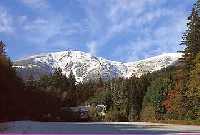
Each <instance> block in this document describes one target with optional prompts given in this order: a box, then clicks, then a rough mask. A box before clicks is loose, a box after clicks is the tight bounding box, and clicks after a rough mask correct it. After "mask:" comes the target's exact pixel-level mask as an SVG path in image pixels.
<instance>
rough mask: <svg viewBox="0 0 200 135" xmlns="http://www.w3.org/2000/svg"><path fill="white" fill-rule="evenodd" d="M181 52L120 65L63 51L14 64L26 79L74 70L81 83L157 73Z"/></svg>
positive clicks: (170, 63)
mask: <svg viewBox="0 0 200 135" xmlns="http://www.w3.org/2000/svg"><path fill="white" fill-rule="evenodd" d="M180 57H181V54H180V53H166V54H162V55H159V56H155V57H151V58H148V59H145V60H140V61H136V62H128V63H122V62H116V61H110V60H107V59H104V58H97V57H95V56H92V55H91V54H89V53H84V52H81V51H63V52H55V53H46V54H40V55H34V56H31V57H28V58H25V59H22V60H18V61H16V62H15V63H14V67H16V68H17V71H18V74H19V75H20V76H21V77H23V78H24V79H28V77H30V75H33V76H34V77H35V78H39V77H40V76H42V75H45V74H47V75H48V74H51V73H53V72H54V70H55V69H56V68H61V69H62V73H63V74H65V75H66V76H68V75H69V73H70V71H72V72H73V74H74V75H75V77H76V80H77V82H84V81H88V80H95V79H98V78H100V77H101V78H102V79H111V78H117V77H131V75H133V74H134V75H136V76H141V75H142V74H145V73H147V72H153V71H157V70H160V69H162V68H165V67H167V66H170V65H172V64H174V63H175V62H176V61H177V60H178V58H180Z"/></svg>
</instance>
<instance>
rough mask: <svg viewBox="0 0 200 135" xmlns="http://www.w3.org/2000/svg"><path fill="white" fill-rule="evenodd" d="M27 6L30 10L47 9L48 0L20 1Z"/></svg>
mask: <svg viewBox="0 0 200 135" xmlns="http://www.w3.org/2000/svg"><path fill="white" fill-rule="evenodd" d="M20 1H21V2H22V3H24V4H25V5H27V6H30V7H32V8H48V7H49V5H48V0H20Z"/></svg>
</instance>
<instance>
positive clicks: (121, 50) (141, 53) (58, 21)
mask: <svg viewBox="0 0 200 135" xmlns="http://www.w3.org/2000/svg"><path fill="white" fill-rule="evenodd" d="M194 2H195V0H0V40H3V41H4V42H5V43H6V44H7V53H8V55H9V56H10V57H11V59H13V60H16V59H20V58H23V57H26V56H30V55H32V54H38V53H44V52H55V51H62V50H67V49H71V50H80V51H84V52H90V53H92V54H93V55H95V56H100V57H104V58H108V59H111V60H118V61H135V60H138V59H144V58H147V57H150V56H155V55H158V54H162V53H168V52H176V51H177V50H180V49H181V48H180V46H179V45H178V44H179V43H180V41H181V35H182V33H183V32H184V31H185V29H186V22H187V21H186V19H187V16H188V15H189V14H190V11H191V8H192V5H193V4H194Z"/></svg>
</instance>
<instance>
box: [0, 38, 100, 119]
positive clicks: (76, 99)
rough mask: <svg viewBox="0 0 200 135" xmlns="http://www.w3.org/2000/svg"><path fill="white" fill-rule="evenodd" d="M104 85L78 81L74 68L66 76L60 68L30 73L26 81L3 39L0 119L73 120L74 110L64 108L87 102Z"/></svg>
mask: <svg viewBox="0 0 200 135" xmlns="http://www.w3.org/2000/svg"><path fill="white" fill-rule="evenodd" d="M101 87H103V85H102V84H101V82H97V81H96V82H87V83H85V84H81V83H80V84H76V80H75V77H74V76H73V74H72V72H71V73H70V75H69V77H66V76H65V75H63V74H62V72H61V70H60V69H57V70H56V71H55V72H54V73H53V74H52V75H50V76H43V77H41V78H40V79H39V80H33V77H32V76H30V77H29V79H28V80H27V81H25V82H23V81H22V79H20V78H19V77H18V76H17V75H16V71H15V68H13V66H12V62H11V61H10V60H9V58H8V57H7V56H6V52H5V44H4V43H3V42H2V41H1V42H0V121H10V120H38V121H72V120H73V118H72V116H71V114H66V113H65V112H63V111H62V108H63V107H71V106H77V105H80V104H82V103H84V101H86V100H88V98H89V97H91V96H93V95H94V94H95V93H97V92H98V91H101ZM67 115H68V116H67Z"/></svg>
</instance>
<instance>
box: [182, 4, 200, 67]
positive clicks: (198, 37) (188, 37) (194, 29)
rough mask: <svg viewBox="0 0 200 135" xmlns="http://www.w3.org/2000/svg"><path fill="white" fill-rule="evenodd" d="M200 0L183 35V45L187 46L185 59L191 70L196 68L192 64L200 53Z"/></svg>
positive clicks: (189, 18)
mask: <svg viewBox="0 0 200 135" xmlns="http://www.w3.org/2000/svg"><path fill="white" fill-rule="evenodd" d="M199 15H200V0H198V1H197V3H196V4H195V5H194V7H193V9H192V13H191V15H190V16H189V17H188V23H187V27H188V29H187V30H186V32H185V33H184V35H183V41H182V43H181V45H184V46H185V49H184V51H182V52H183V53H184V56H183V59H182V61H183V62H184V63H185V66H186V67H185V68H186V69H188V70H189V69H191V68H192V67H193V66H194V63H193V62H192V61H193V60H194V59H195V57H196V55H197V53H198V52H200V17H199Z"/></svg>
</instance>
